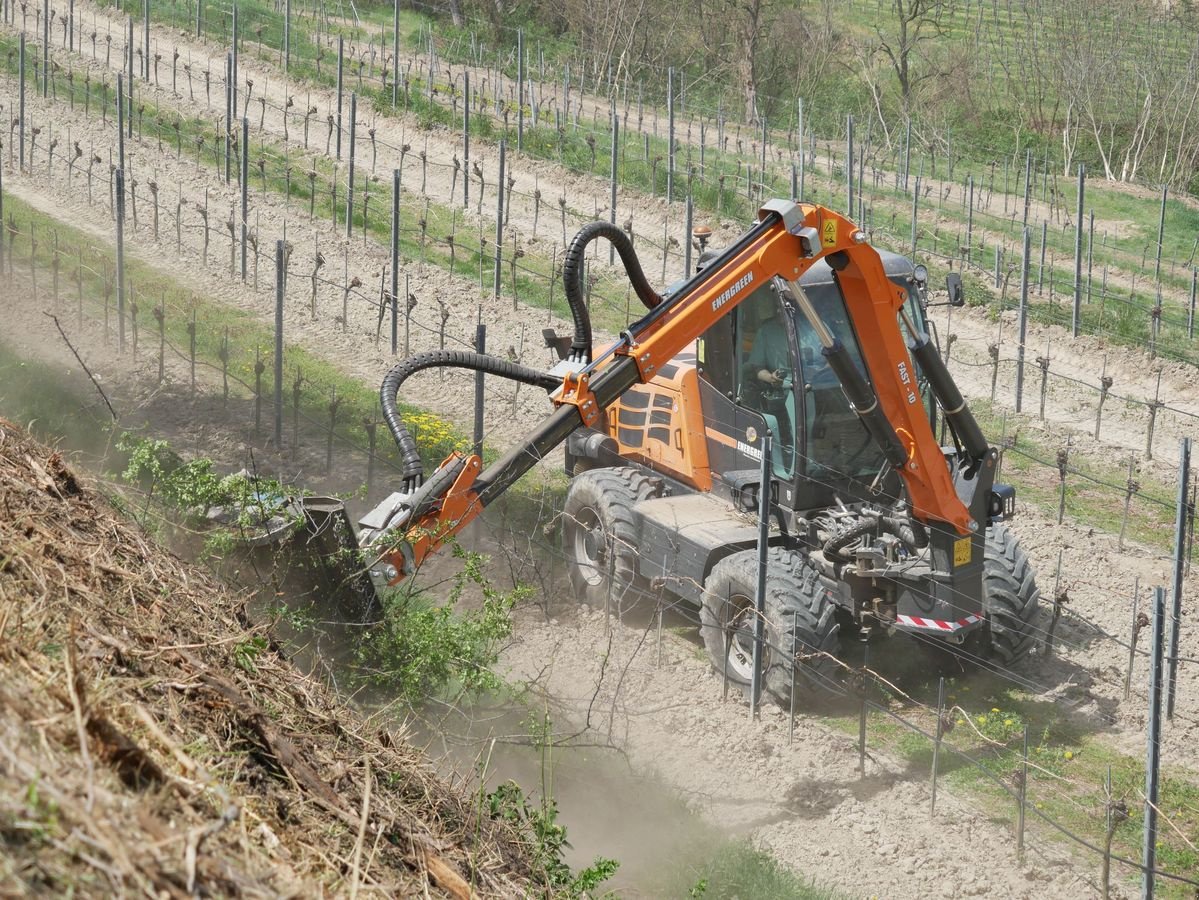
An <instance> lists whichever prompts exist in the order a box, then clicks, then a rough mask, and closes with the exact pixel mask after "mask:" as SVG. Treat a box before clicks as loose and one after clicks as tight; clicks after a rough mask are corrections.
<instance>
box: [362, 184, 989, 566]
mask: <svg viewBox="0 0 1199 900" xmlns="http://www.w3.org/2000/svg"><path fill="white" fill-rule="evenodd" d="M622 256H623V254H622ZM820 259H827V260H828V263H829V265H830V266H831V267H832V268H833V270H834V271H835V272H836V273H837V280H838V284H839V285H840V288H841V291H842V294H843V296H844V299H845V305H846V309H847V311H848V313H849V316H850V318H851V320H852V322H853V326H854V329H855V331H856V333H857V336H858V340H859V344H860V346H861V351H862V358H863V361H864V363H865V366H866V370H867V372H868V374H869V376H870V380H869V382H867V380H866V379H865V378H863V377H862V375H861V373H860V372H859V371H858V369H857V367H856V365H855V364H854V362H853V360H852V359H851V358H850V356H849V354H848V352H847V351H846V349H845V348H844V347H843V346H842V345H841V343H840V342H839V341H838V340H837V339H836V337H835V336H834V335H833V334H832V332H831V331H830V330H829V329H828V327H827V326H826V325H825V324H824V323H823V322H822V321H821V320H820V317H819V316H818V315H817V313H816V311H815V310H814V308H813V307H812V305H811V303H810V302H808V300H807V298H806V296H805V295H804V293H803V291H802V289H801V288H800V287H799V284H798V282H799V279H800V277H801V276H802V275H803V273H804V272H806V271H807V270H808V269H809V268H810V267H811V266H812V265H813V264H814V263H816V262H817V261H818V260H820ZM776 276H777V277H781V278H782V279H783V280H784V281H785V282H787V284H788V286H789V288H790V290H791V292H792V295H793V297H794V299H795V301H796V303H797V304H798V306H799V308H800V310H801V311H802V312H803V314H804V316H805V317H807V318H808V320H809V321H810V322H811V324H812V326H813V328H814V329H815V331H816V333H817V335H819V337H820V340H821V343H822V345H823V347H824V350H823V352H824V355H825V356H826V358H827V359H828V361H829V365H830V368H831V369H832V370H833V371H834V372H835V373H836V374H837V376H838V378H839V379H840V380H841V385H842V388H843V389H844V391H845V394H846V397H847V398H848V399H849V401H850V402H851V404H852V405H853V408H854V410H855V412H856V413H857V414H858V416H859V417H861V419H862V421H863V423H864V424H865V426H866V428H867V429H868V430H869V432H870V434H871V435H872V436H873V437H874V439H875V440H876V442H877V443H878V444H879V446H880V447H881V448H882V450H883V452H884V454H885V456H886V459H887V460H888V461H889V462H890V464H891V465H892V466H894V468H895V469H896V471H897V472H898V473H899V474H900V476H901V477H902V479H903V481H904V484H905V486H906V488H907V492H908V499H909V502H910V505H911V509H912V513H913V515H914V516H915V517H916V518H917V519H920V520H922V521H924V522H939V523H945V524H947V525H949V526H951V527H952V528H953V529H954V530H956V531H957V532H958V533H959V534H969V533H971V532H973V531H975V530H977V529H978V527H979V525H978V523H977V522H976V521H974V520H973V519H972V518H971V516H970V513H969V511H968V510H967V508H966V505H965V504H964V503H963V501H962V499H961V498H960V497H959V496H958V493H957V491H956V490H955V487H954V478H953V475H952V473H951V472H950V469H949V466H948V464H947V462H946V459H945V456H944V454H943V452H942V450H941V447H940V446H939V444H938V442H937V439H936V436H935V435H934V434H933V431H932V427H931V426H930V424H929V420H928V417H927V416H926V414H925V411H924V408H923V405H922V403H921V401H920V393H919V389H918V385H917V377H916V370H915V367H914V365H913V362H912V357H911V356H910V355H909V347H908V345H907V342H906V341H905V339H904V336H903V334H902V332H901V330H900V328H899V324H898V319H897V316H898V314H899V313H900V311H901V309H902V307H903V304H904V302H905V300H906V299H907V293H906V292H905V291H904V290H903V289H902V288H901V287H899V286H897V285H896V284H894V283H893V282H891V281H890V280H889V279H888V278H887V275H886V272H885V270H884V268H883V264H882V260H881V259H880V257H879V255H878V253H877V251H876V250H875V249H874V248H873V247H871V246H870V245H869V244H867V243H866V235H865V234H864V233H863V232H862V231H860V230H859V229H858V228H857V226H856V225H854V224H853V223H852V222H850V221H849V220H848V219H846V218H844V217H843V216H841V215H839V214H837V213H835V212H833V211H832V210H829V209H825V208H823V207H819V206H813V205H808V204H795V203H791V202H787V201H781V200H776V201H772V202H771V203H768V204H767V205H766V206H764V207H763V208H762V210H761V211H760V212H759V222H758V224H757V225H755V226H754V227H753V228H751V229H750V230H749V231H748V232H747V233H746V234H745V235H743V236H742V237H741V238H740V239H739V240H738V241H736V243H734V244H733V245H732V246H731V247H729V248H728V249H727V250H725V251H724V252H723V253H722V254H721V255H720V256H719V257H718V258H717V259H715V260H713V261H712V262H711V263H710V264H709V265H707V266H705V267H704V269H703V270H701V271H700V272H698V273H696V274H695V275H694V276H692V277H691V278H690V279H689V280H688V281H687V282H685V283H684V284H683V285H682V286H681V287H680V288H679V289H678V290H677V291H675V292H674V293H673V294H671V295H670V296H669V297H668V298H665V299H663V300H662V301H661V302H659V303H657V304H655V305H653V306H652V308H651V309H650V310H649V311H648V312H647V313H646V314H645V315H644V316H642V318H640V319H638V320H637V321H635V322H633V323H632V324H631V325H630V326H629V328H628V329H627V330H626V331H625V332H624V333H623V334H622V335H621V337H620V339H619V340H618V341H617V342H616V343H615V344H614V345H612V346H611V347H610V348H608V349H607V350H606V351H605V352H604V353H602V354H601V355H600V356H598V357H597V358H596V359H594V360H593V361H590V362H587V363H586V364H583V363H580V369H579V370H578V371H577V372H570V373H569V374H567V375H566V376H565V378H564V379H563V383H562V386H561V387H560V388H559V389H558V390H556V391H555V392H554V393H553V395H552V400H553V402H554V404H555V405H556V407H557V409H555V411H554V412H553V413H551V414H550V416H549V417H548V418H547V419H545V421H543V422H542V423H541V425H539V426H538V427H537V428H536V429H535V430H534V431H533V432H532V434H530V435H529V436H528V438H526V439H525V441H524V442H523V443H521V444H519V445H518V446H516V447H515V448H513V449H512V450H510V451H509V452H508V453H507V454H505V455H504V456H503V457H502V458H501V459H499V460H497V461H496V462H495V463H493V464H492V465H491V466H490V467H488V468H487V469H486V470H482V461H481V460H480V459H479V458H478V457H477V456H463V455H462V454H457V453H455V454H454V455H452V456H451V457H450V458H449V459H447V460H446V462H445V463H443V464H442V467H441V469H439V470H438V471H439V472H444V471H447V467H452V468H453V470H456V472H457V474H456V476H455V477H453V479H452V484H450V486H449V488H448V490H445V491H444V493H443V494H442V495H441V500H440V502H439V503H435V504H429V503H428V502H424V503H422V504H421V505H420V509H419V511H417V510H416V509H414V512H415V513H416V515H413V516H410V517H409V520H401V521H399V522H397V523H396V526H397V527H395V528H393V529H392V535H391V536H390V537H389V538H388V540H389V541H390V542H391V543H392V544H393V549H389V550H386V551H384V552H383V553H381V554H380V555H381V557H382V558H383V559H384V560H385V561H387V562H390V563H391V564H392V565H394V566H395V567H396V571H397V575H396V577H395V579H394V581H399V580H400V579H402V578H403V577H404V576H406V575H408V574H410V573H411V571H412V570H413V569H414V568H415V566H417V565H419V564H420V562H421V560H422V559H424V557H425V556H427V555H428V554H429V553H432V552H434V551H435V550H436V549H437V548H438V547H439V546H441V544H443V543H444V542H445V541H446V540H447V539H448V538H449V537H451V536H452V535H454V534H456V533H457V532H458V531H460V530H462V529H463V528H464V527H465V526H466V525H467V524H468V523H469V522H470V521H472V520H473V519H474V518H475V517H476V516H478V515H479V514H480V513H481V512H482V511H483V509H484V508H485V507H486V506H487V505H488V504H489V503H491V501H493V500H495V499H496V498H497V497H498V496H500V494H502V493H503V492H504V491H506V490H507V489H508V488H509V487H511V486H512V484H513V483H515V482H516V481H517V479H519V478H520V477H521V476H522V475H524V474H525V473H526V472H528V471H529V470H530V469H531V468H533V466H535V465H536V464H537V463H538V462H540V461H541V460H542V459H544V458H545V457H546V456H547V455H548V454H549V453H550V452H551V451H552V450H554V448H556V447H557V446H558V445H559V444H561V443H562V442H563V441H565V440H566V438H567V437H568V436H569V435H570V434H571V432H573V431H575V430H576V429H579V428H583V427H587V426H590V425H592V424H594V423H595V422H596V421H597V420H598V418H599V416H600V414H601V412H602V411H603V410H604V409H605V408H606V407H608V406H609V405H610V404H612V403H613V402H615V401H616V400H617V399H618V398H619V397H620V396H621V395H622V394H624V393H625V392H626V391H627V390H628V389H629V388H631V387H633V386H634V385H635V384H638V383H645V382H648V381H649V380H651V379H652V378H653V377H654V376H655V375H656V374H657V373H658V372H659V371H660V370H661V368H662V367H663V366H664V365H666V364H667V363H669V362H670V360H671V359H673V358H674V356H675V355H677V354H678V353H680V352H681V351H683V350H684V349H686V348H687V347H688V346H689V345H690V344H691V343H692V342H693V341H695V340H696V338H698V337H699V336H700V335H701V334H703V332H704V331H706V330H707V329H708V328H709V327H711V326H712V324H713V323H715V322H716V321H718V320H719V319H721V318H722V317H724V316H726V315H728V314H729V313H731V312H732V311H733V310H734V309H735V308H736V307H737V305H738V304H739V303H740V302H741V301H742V300H744V299H745V298H746V297H748V296H749V295H750V294H751V293H752V292H753V290H754V289H755V288H756V287H758V286H760V285H762V284H764V283H766V282H768V281H769V280H770V279H771V278H774V277H776ZM647 305H648V304H647ZM926 347H927V342H923V343H922V342H921V341H920V340H919V339H918V338H917V339H914V340H913V343H912V347H911V349H912V351H913V352H914V353H915V354H917V356H918V357H919V358H920V360H921V362H922V364H923V365H924V368H925V371H926V373H927V374H928V375H929V379H930V383H931V384H932V387H933V389H934V391H935V392H936V394H937V396H938V400H940V401H941V402H942V404H945V402H946V401H947V400H948V401H950V404H949V405H947V406H946V409H947V411H950V412H951V415H952V417H953V418H951V422H952V423H953V425H954V427H955V430H956V431H957V433H958V434H959V435H962V434H965V435H966V436H967V440H965V441H964V442H963V443H964V445H965V452H966V456H967V459H965V460H963V462H964V464H965V465H966V466H967V467H969V466H972V465H976V464H977V463H978V462H979V460H980V459H981V458H982V455H983V454H985V453H986V451H987V448H986V444H985V441H982V440H981V433H980V432H978V426H977V424H976V423H975V422H974V420H973V418H972V417H971V416H970V414H969V410H968V409H966V408H965V404H964V403H963V402H962V400H961V394H960V393H958V392H957V389H956V387H955V386H954V385H953V382H952V379H950V378H949V375H948V372H947V371H945V370H944V367H943V366H941V367H939V368H937V369H936V371H935V373H928V372H927V369H928V366H927V363H926V357H928V356H929V354H928V353H927V352H925V351H926ZM580 355H582V354H580ZM587 357H589V353H588V354H587V356H586V357H584V358H587ZM931 357H932V358H936V359H938V361H939V357H937V354H936V353H935V352H933V353H932V354H931ZM980 445H981V446H980ZM449 480H450V479H448V478H447V479H444V480H443V482H442V483H444V482H445V481H449ZM425 499H426V500H427V499H428V498H425ZM395 532H399V533H401V534H402V538H401V540H400V541H399V543H398V544H396V543H395Z"/></svg>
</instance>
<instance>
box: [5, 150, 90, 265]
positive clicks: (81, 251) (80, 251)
mask: <svg viewBox="0 0 1199 900" xmlns="http://www.w3.org/2000/svg"><path fill="white" fill-rule="evenodd" d="M80 252H82V251H80ZM3 274H4V167H3V166H0V275H3Z"/></svg>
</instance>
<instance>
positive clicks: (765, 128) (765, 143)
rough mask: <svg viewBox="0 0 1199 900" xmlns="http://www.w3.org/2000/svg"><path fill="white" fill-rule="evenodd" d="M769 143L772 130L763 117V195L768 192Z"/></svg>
mask: <svg viewBox="0 0 1199 900" xmlns="http://www.w3.org/2000/svg"><path fill="white" fill-rule="evenodd" d="M769 143H770V128H769V126H768V123H767V119H766V117H765V116H762V157H761V166H762V192H763V194H765V191H766V151H767V149H768V144H769ZM763 199H765V197H763Z"/></svg>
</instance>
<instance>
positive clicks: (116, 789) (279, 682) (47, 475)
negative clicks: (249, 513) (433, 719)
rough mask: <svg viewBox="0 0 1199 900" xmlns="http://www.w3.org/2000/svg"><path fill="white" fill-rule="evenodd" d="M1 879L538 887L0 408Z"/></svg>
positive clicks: (105, 886) (235, 611) (516, 849)
mask: <svg viewBox="0 0 1199 900" xmlns="http://www.w3.org/2000/svg"><path fill="white" fill-rule="evenodd" d="M0 885H3V886H4V887H3V889H2V890H0V893H4V894H5V896H12V895H15V896H21V895H27V894H54V895H68V894H70V893H72V892H73V893H74V894H75V895H76V896H79V895H82V896H112V895H142V894H144V895H152V896H160V897H165V896H170V897H185V896H187V897H191V896H199V895H205V896H226V895H235V894H236V895H243V896H249V897H255V896H280V895H292V896H296V895H299V896H317V895H325V894H334V895H346V894H348V895H349V896H355V895H356V894H362V895H364V896H365V895H368V894H369V895H375V896H378V895H387V896H414V895H430V894H431V895H433V896H451V897H468V896H472V895H474V896H528V895H530V894H542V893H545V890H544V887H543V884H542V879H541V878H539V877H538V875H537V873H536V869H535V867H534V866H533V865H532V864H530V862H529V856H528V850H527V847H526V845H525V844H524V843H522V841H521V838H520V837H519V835H517V834H516V833H515V832H512V831H510V830H509V828H508V826H507V825H504V824H503V823H500V822H496V821H493V820H492V819H490V818H489V817H488V816H487V815H486V814H485V813H484V812H483V811H482V809H481V804H480V803H479V802H478V798H476V799H475V800H474V801H472V799H471V798H469V797H466V796H463V795H462V794H459V793H456V792H455V791H453V790H451V789H450V788H448V787H447V786H446V785H445V784H444V783H443V782H441V781H440V780H439V779H438V778H437V777H436V776H435V775H433V774H432V773H431V772H430V771H428V770H427V769H426V768H425V767H424V765H423V764H422V762H421V759H420V757H419V754H418V753H417V751H416V750H414V749H412V748H411V747H410V746H409V745H408V744H407V743H405V742H404V741H403V739H402V738H399V737H393V735H392V734H391V733H390V732H389V731H388V730H386V728H381V727H380V726H379V725H377V724H372V723H367V722H365V721H364V720H362V719H361V718H359V717H357V716H356V715H355V714H354V713H352V712H350V711H348V710H347V708H346V707H345V706H344V705H342V704H341V703H340V702H339V701H338V699H337V698H336V697H335V696H334V694H333V692H332V691H331V690H330V689H327V688H326V687H325V686H324V685H323V684H321V683H319V682H318V681H316V680H315V679H313V678H311V677H308V676H305V675H302V674H301V673H299V672H298V671H297V670H296V669H295V668H294V667H293V666H292V665H291V664H290V663H289V662H288V661H287V660H286V659H285V658H284V657H283V655H282V654H281V652H280V650H279V649H278V648H277V647H275V645H274V644H273V643H272V642H271V640H270V639H269V637H268V636H267V635H265V634H263V633H261V632H255V631H253V630H251V629H250V628H249V627H248V624H247V620H246V618H245V615H244V612H243V609H242V604H241V603H240V602H239V600H238V598H236V597H235V596H233V595H232V594H231V593H230V592H229V591H228V589H226V588H225V587H223V586H222V585H221V584H220V583H219V582H217V581H216V580H215V579H214V578H212V577H210V576H209V575H208V574H206V573H204V572H202V571H200V570H198V569H196V568H194V567H193V566H191V565H189V564H187V563H185V562H183V561H181V560H180V559H178V558H177V557H175V556H174V555H172V554H171V553H169V552H167V551H165V550H163V549H162V548H161V547H158V546H156V545H155V544H154V543H153V542H152V541H150V540H148V539H147V538H146V537H145V536H144V535H143V534H142V533H141V532H140V531H139V530H138V529H137V528H136V527H135V526H133V525H131V524H129V523H127V522H126V521H124V520H123V518H122V517H121V515H120V514H119V513H118V512H117V511H116V510H115V509H114V507H113V506H112V505H111V503H110V502H109V501H108V500H106V499H105V498H104V497H102V496H100V495H99V494H97V493H96V492H94V491H93V490H91V489H90V488H88V487H87V486H85V485H84V484H83V483H81V480H80V479H79V478H78V477H77V476H76V475H75V474H74V473H72V471H71V470H70V469H69V468H68V467H67V465H66V464H65V463H64V462H63V459H62V457H61V456H60V455H59V454H58V453H54V452H51V451H50V450H49V449H48V448H46V447H44V446H41V445H39V444H38V443H36V442H35V441H33V440H31V439H30V438H29V437H28V436H26V435H25V434H24V433H23V432H22V431H21V430H20V429H19V428H18V427H16V426H15V425H13V424H12V423H10V422H8V421H6V420H4V419H0Z"/></svg>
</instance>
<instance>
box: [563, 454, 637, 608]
mask: <svg viewBox="0 0 1199 900" xmlns="http://www.w3.org/2000/svg"><path fill="white" fill-rule="evenodd" d="M660 493H661V482H660V481H657V480H656V479H653V478H650V477H649V476H648V475H646V474H644V473H643V472H640V471H638V470H637V469H633V468H629V467H621V468H615V469H590V470H588V471H586V472H583V473H581V474H579V475H576V476H575V477H574V478H573V479H572V480H571V482H570V490H569V492H568V493H567V495H566V506H565V508H564V510H563V513H562V547H563V549H564V550H565V551H566V558H567V563H568V565H569V567H570V584H571V587H572V588H574V592H575V595H576V597H577V599H579V600H580V601H582V602H584V603H587V604H588V605H590V606H594V607H604V606H606V605H607V606H609V608H610V610H611V612H613V613H616V614H622V613H626V612H629V611H630V610H631V609H632V608H634V607H635V606H636V605H637V604H638V602H639V601H640V600H641V599H643V598H644V597H646V596H647V595H648V591H647V590H646V589H645V588H646V585H645V582H644V579H642V578H641V577H640V576H639V575H638V574H637V524H636V519H635V517H634V513H633V507H634V506H636V505H637V504H638V503H640V502H641V501H642V500H648V499H649V498H650V497H654V496H657V495H658V494H660Z"/></svg>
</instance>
